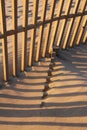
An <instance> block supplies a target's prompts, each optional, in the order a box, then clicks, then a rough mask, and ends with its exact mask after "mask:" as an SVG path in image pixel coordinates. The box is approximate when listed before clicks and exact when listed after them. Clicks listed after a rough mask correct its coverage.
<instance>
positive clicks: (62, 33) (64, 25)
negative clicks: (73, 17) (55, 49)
mask: <svg viewBox="0 0 87 130" xmlns="http://www.w3.org/2000/svg"><path fill="white" fill-rule="evenodd" d="M68 3H69V5H67V7H66V8H68V10H67V15H69V14H70V9H71V5H72V0H69V1H68ZM66 24H67V19H64V21H63V29H62V31H61V35H60V36H59V39H60V40H58V41H59V43H58V42H57V45H58V46H61V42H62V37H63V35H64V31H65V28H66ZM61 47H62V46H61Z"/></svg>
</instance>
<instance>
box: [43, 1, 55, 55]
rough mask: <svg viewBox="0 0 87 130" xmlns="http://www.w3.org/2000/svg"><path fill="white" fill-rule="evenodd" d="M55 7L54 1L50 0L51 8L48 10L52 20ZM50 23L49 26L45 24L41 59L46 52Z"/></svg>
mask: <svg viewBox="0 0 87 130" xmlns="http://www.w3.org/2000/svg"><path fill="white" fill-rule="evenodd" d="M54 6H55V0H52V6H51V9H50V15H51V16H50V17H51V18H50V19H53V15H54V8H55V7H54ZM51 25H52V22H50V23H49V24H47V29H46V34H45V36H46V37H45V41H44V47H43V51H42V57H45V55H46V51H47V43H48V38H49V33H50V28H51Z"/></svg>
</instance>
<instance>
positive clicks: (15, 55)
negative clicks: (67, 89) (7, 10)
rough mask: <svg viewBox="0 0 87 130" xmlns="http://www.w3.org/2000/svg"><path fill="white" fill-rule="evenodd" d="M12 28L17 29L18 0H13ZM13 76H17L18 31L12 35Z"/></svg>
mask: <svg viewBox="0 0 87 130" xmlns="http://www.w3.org/2000/svg"><path fill="white" fill-rule="evenodd" d="M12 29H13V30H17V0H12ZM12 45H13V76H17V65H18V63H17V33H15V34H14V35H13V36H12Z"/></svg>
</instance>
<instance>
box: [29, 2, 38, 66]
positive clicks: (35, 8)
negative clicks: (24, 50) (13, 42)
mask: <svg viewBox="0 0 87 130" xmlns="http://www.w3.org/2000/svg"><path fill="white" fill-rule="evenodd" d="M33 2H34V7H33V16H32V17H33V20H32V23H33V24H34V25H35V27H34V28H33V29H32V33H31V43H30V54H29V63H28V66H32V65H33V56H34V44H35V35H36V23H37V13H38V3H39V0H34V1H33Z"/></svg>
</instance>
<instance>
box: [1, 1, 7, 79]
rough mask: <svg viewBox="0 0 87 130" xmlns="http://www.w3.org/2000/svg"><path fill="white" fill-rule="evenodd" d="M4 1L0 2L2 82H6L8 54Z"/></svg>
mask: <svg viewBox="0 0 87 130" xmlns="http://www.w3.org/2000/svg"><path fill="white" fill-rule="evenodd" d="M5 16H6V14H5V0H0V19H1V33H2V34H4V38H3V39H2V49H3V70H4V80H5V81H7V80H8V52H7V36H6V19H5Z"/></svg>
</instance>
